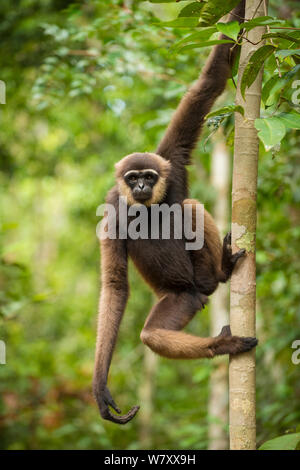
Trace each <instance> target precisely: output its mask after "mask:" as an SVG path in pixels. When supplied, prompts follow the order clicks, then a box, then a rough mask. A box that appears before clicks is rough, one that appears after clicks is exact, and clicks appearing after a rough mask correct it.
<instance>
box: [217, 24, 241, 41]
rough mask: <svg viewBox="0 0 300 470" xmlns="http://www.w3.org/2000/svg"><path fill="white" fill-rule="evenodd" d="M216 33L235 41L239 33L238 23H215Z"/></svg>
mask: <svg viewBox="0 0 300 470" xmlns="http://www.w3.org/2000/svg"><path fill="white" fill-rule="evenodd" d="M216 26H217V29H218V31H220V32H221V33H223V34H226V36H228V37H230V38H232V39H234V40H235V41H236V40H237V38H238V34H239V32H240V25H239V23H238V21H230V22H229V23H217V24H216Z"/></svg>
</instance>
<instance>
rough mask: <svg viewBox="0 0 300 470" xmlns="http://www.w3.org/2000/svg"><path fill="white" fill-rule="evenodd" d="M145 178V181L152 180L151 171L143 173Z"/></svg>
mask: <svg viewBox="0 0 300 470" xmlns="http://www.w3.org/2000/svg"><path fill="white" fill-rule="evenodd" d="M145 180H146V181H152V180H153V175H152V174H151V173H147V174H146V175H145Z"/></svg>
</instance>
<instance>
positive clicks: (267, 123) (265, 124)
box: [255, 117, 286, 150]
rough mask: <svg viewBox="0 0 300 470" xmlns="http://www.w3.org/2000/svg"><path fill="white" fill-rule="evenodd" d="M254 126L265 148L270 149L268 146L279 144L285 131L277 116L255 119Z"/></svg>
mask: <svg viewBox="0 0 300 470" xmlns="http://www.w3.org/2000/svg"><path fill="white" fill-rule="evenodd" d="M255 127H256V129H257V130H258V131H259V132H258V136H259V138H260V140H261V141H262V142H263V144H264V146H265V148H266V150H270V148H272V147H274V146H275V145H277V144H279V142H281V140H282V139H283V137H284V136H285V132H286V129H285V125H284V124H283V122H282V121H281V120H280V119H279V118H277V117H270V118H265V119H256V120H255Z"/></svg>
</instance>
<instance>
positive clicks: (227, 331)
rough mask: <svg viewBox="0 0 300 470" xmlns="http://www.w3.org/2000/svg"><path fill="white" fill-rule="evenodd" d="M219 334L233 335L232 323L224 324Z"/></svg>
mask: <svg viewBox="0 0 300 470" xmlns="http://www.w3.org/2000/svg"><path fill="white" fill-rule="evenodd" d="M219 336H232V334H231V329H230V325H226V326H223V328H222V330H221V333H220V334H219Z"/></svg>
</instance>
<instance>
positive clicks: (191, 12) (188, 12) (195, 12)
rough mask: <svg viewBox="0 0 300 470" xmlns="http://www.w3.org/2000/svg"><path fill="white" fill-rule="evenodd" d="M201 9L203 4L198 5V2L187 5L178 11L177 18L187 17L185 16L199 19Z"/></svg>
mask: <svg viewBox="0 0 300 470" xmlns="http://www.w3.org/2000/svg"><path fill="white" fill-rule="evenodd" d="M202 8H203V3H199V2H193V3H190V4H189V5H187V6H186V7H184V8H183V9H182V10H181V11H180V13H179V15H178V18H181V17H187V16H197V17H198V18H199V16H200V13H201V10H202Z"/></svg>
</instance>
